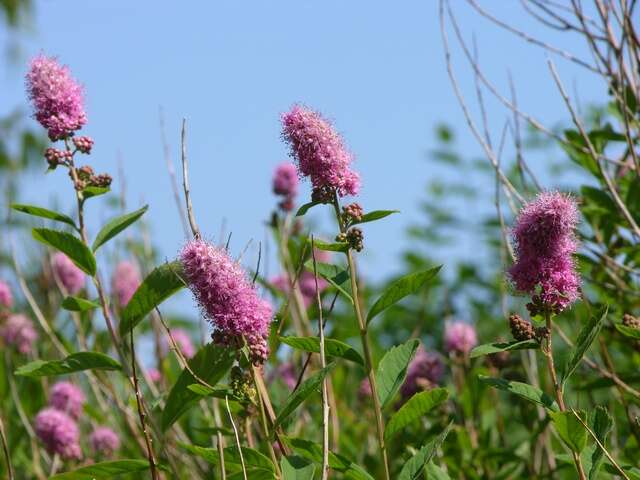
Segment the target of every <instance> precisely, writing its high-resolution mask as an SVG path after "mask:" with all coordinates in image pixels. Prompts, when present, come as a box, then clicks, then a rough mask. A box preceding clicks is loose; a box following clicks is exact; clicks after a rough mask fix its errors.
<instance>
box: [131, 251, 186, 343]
mask: <svg viewBox="0 0 640 480" xmlns="http://www.w3.org/2000/svg"><path fill="white" fill-rule="evenodd" d="M181 275H182V264H181V263H180V262H179V261H177V260H176V261H175V262H171V263H165V264H164V265H160V266H159V267H157V268H155V269H154V270H153V271H152V272H151V273H150V274H149V275H148V276H147V278H145V279H144V281H143V282H142V284H140V286H139V287H138V289H137V290H136V292H135V293H134V294H133V297H131V300H129V303H128V304H127V306H126V308H125V309H124V311H123V312H122V320H121V322H120V335H122V336H124V335H126V334H127V333H128V332H129V330H131V329H132V328H135V326H136V325H137V324H138V323H140V321H141V320H142V319H143V318H144V317H146V316H147V314H148V313H149V312H151V310H153V309H154V308H155V307H157V306H158V305H160V304H161V303H162V302H164V301H165V300H166V299H167V298H169V297H170V296H171V295H173V294H174V293H176V292H177V291H178V290H180V289H182V288H183V287H184V286H185V284H184V281H183V280H182V278H181Z"/></svg>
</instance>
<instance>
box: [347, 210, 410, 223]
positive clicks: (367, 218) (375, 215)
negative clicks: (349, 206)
mask: <svg viewBox="0 0 640 480" xmlns="http://www.w3.org/2000/svg"><path fill="white" fill-rule="evenodd" d="M394 213H400V210H373V211H372V212H369V213H365V214H364V215H363V216H362V219H361V220H360V221H359V222H352V225H357V224H360V223H368V222H375V221H376V220H380V219H381V218H384V217H388V216H389V215H392V214H394Z"/></svg>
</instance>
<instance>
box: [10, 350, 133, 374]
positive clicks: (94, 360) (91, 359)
mask: <svg viewBox="0 0 640 480" xmlns="http://www.w3.org/2000/svg"><path fill="white" fill-rule="evenodd" d="M82 370H122V365H120V364H119V363H118V362H117V361H115V360H114V359H113V358H111V357H109V356H108V355H105V354H104V353H100V352H77V353H72V354H71V355H69V356H68V357H67V358H65V359H64V360H52V361H50V362H45V361H43V360H35V361H33V362H30V363H27V364H26V365H22V366H21V367H20V368H18V369H17V370H16V375H22V376H25V377H52V376H56V375H66V374H68V373H73V372H80V371H82Z"/></svg>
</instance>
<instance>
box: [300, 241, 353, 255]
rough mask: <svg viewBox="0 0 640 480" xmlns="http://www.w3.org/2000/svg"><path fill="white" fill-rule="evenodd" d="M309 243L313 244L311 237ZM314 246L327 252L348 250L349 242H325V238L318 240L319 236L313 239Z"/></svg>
mask: <svg viewBox="0 0 640 480" xmlns="http://www.w3.org/2000/svg"><path fill="white" fill-rule="evenodd" d="M309 244H311V239H309ZM313 246H314V247H316V248H317V249H318V250H324V251H326V252H348V251H349V244H348V243H345V242H334V243H331V242H325V241H323V240H318V239H317V238H314V239H313Z"/></svg>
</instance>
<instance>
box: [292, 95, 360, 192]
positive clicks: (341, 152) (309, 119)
mask: <svg viewBox="0 0 640 480" xmlns="http://www.w3.org/2000/svg"><path fill="white" fill-rule="evenodd" d="M281 120H282V136H283V138H284V140H285V141H286V142H287V143H288V144H289V147H290V148H291V156H292V157H293V158H294V159H295V161H296V163H297V166H298V170H299V171H300V173H301V174H302V175H304V176H305V177H309V178H310V180H311V183H312V185H313V187H314V188H323V187H327V188H332V189H336V191H337V192H338V194H339V195H340V196H344V195H357V194H358V191H359V190H360V177H359V175H358V174H357V173H356V172H354V171H353V170H351V162H352V160H353V155H352V154H351V153H350V152H349V151H348V150H347V149H346V147H345V146H344V143H343V141H342V138H341V137H340V135H339V134H338V132H336V130H335V129H334V127H333V126H332V125H331V123H329V122H328V121H327V120H326V119H324V118H323V117H322V116H321V115H320V114H319V113H317V112H314V111H313V110H310V109H308V108H305V107H302V106H300V105H294V106H293V108H292V109H291V110H290V111H289V112H287V113H284V114H283V115H282V119H281Z"/></svg>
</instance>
